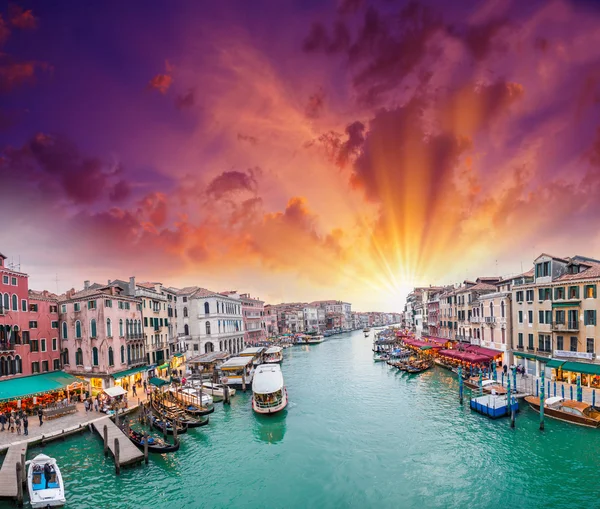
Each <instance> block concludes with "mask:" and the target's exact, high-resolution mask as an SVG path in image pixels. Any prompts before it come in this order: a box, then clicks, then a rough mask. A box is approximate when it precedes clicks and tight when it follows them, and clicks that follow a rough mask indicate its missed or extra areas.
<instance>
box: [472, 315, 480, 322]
mask: <svg viewBox="0 0 600 509" xmlns="http://www.w3.org/2000/svg"><path fill="white" fill-rule="evenodd" d="M471 323H481V317H480V316H472V317H471Z"/></svg>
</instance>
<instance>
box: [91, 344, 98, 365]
mask: <svg viewBox="0 0 600 509" xmlns="http://www.w3.org/2000/svg"><path fill="white" fill-rule="evenodd" d="M92 364H93V365H94V366H97V365H98V349H97V348H96V347H94V348H92Z"/></svg>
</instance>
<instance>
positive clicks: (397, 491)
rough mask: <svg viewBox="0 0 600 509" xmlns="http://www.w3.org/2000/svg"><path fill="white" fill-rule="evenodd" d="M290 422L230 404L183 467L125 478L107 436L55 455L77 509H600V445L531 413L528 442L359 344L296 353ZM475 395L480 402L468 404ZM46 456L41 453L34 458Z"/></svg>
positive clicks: (243, 400) (190, 441) (355, 339)
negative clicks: (542, 423) (107, 449)
mask: <svg viewBox="0 0 600 509" xmlns="http://www.w3.org/2000/svg"><path fill="white" fill-rule="evenodd" d="M282 368H283V372H284V377H285V381H286V384H287V387H288V394H289V398H290V402H291V403H290V406H289V409H288V410H287V411H286V412H285V414H282V415H277V416H271V417H260V416H256V415H254V414H253V413H252V410H251V408H250V395H249V394H245V395H244V394H239V393H238V394H239V395H237V396H236V397H235V398H234V399H233V401H232V404H231V406H230V407H223V405H222V404H221V403H219V404H217V409H216V410H215V412H214V414H212V415H211V417H210V419H211V420H210V424H209V426H206V427H203V428H198V429H194V430H190V431H189V432H188V434H187V435H184V436H183V437H182V445H181V449H180V450H179V452H177V453H176V454H171V455H166V456H165V457H161V456H156V455H153V456H151V461H150V464H149V465H148V466H139V467H136V468H132V469H125V470H123V471H122V473H121V475H120V476H118V477H117V476H115V474H114V465H113V461H112V459H111V458H110V457H109V458H108V459H106V460H105V459H104V456H103V454H102V443H101V440H100V438H99V437H98V436H96V435H93V434H90V433H86V434H83V435H80V436H76V437H73V438H69V439H67V440H66V441H65V442H54V443H50V444H48V445H47V446H45V447H44V449H43V450H44V452H45V453H46V454H48V455H50V456H53V457H56V458H57V459H58V461H59V465H60V466H61V469H62V472H63V476H64V478H65V481H66V494H67V507H69V508H94V509H96V508H105V507H107V508H108V507H110V508H123V509H125V508H134V507H136V508H138V507H152V508H155V509H159V508H170V509H175V508H184V507H185V508H221V507H222V508H245V509H251V508H267V507H273V508H307V507H310V508H341V507H356V508H369V507H377V508H388V507H389V508H419V509H425V508H454V507H457V508H458V507H460V508H465V507H474V508H479V507H485V508H486V509H492V508H507V507H508V508H518V507H528V508H544V509H548V508H553V507H562V508H564V507H599V506H600V503H599V502H598V500H599V499H598V465H599V461H600V434H599V433H600V432H599V431H596V430H588V429H586V428H580V427H577V426H572V425H568V424H563V423H560V422H557V421H552V420H547V421H546V431H545V432H544V433H540V431H539V430H538V426H539V417H538V415H537V414H535V413H534V412H533V411H531V410H529V409H526V408H523V409H522V411H521V412H520V414H519V415H518V417H517V426H516V429H514V430H512V429H510V423H509V421H508V420H506V419H504V420H498V421H490V420H488V419H486V418H485V417H482V416H480V415H478V414H475V413H472V412H471V411H470V410H469V409H468V406H467V401H465V405H464V406H462V407H461V406H460V405H459V403H458V385H457V382H456V378H455V377H454V376H453V375H452V374H451V373H450V372H448V371H445V370H443V369H441V368H438V367H436V368H434V369H433V370H430V371H428V372H425V373H422V374H420V375H407V374H401V373H399V372H398V371H396V370H393V369H391V368H389V367H388V366H387V365H386V364H385V363H374V362H373V360H372V353H371V340H368V339H365V338H364V335H363V333H362V332H360V331H357V332H353V333H350V334H343V335H339V336H334V337H333V338H329V339H328V340H326V342H324V343H322V344H319V345H310V346H302V347H299V346H298V347H293V348H290V349H287V350H286V351H285V361H284V363H283V365H282ZM467 394H468V393H467ZM39 451H40V449H39V448H37V449H36V448H34V449H31V450H30V452H29V457H32V456H33V455H34V454H37V453H38V452H39Z"/></svg>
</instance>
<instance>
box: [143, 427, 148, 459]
mask: <svg viewBox="0 0 600 509" xmlns="http://www.w3.org/2000/svg"><path fill="white" fill-rule="evenodd" d="M144 463H146V465H147V464H148V433H147V432H145V431H144Z"/></svg>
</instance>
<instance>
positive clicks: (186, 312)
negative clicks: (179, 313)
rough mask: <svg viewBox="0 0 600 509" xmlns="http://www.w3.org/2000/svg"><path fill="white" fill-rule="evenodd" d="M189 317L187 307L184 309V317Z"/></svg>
mask: <svg viewBox="0 0 600 509" xmlns="http://www.w3.org/2000/svg"><path fill="white" fill-rule="evenodd" d="M187 315H188V310H187V307H184V308H183V316H184V318H185V317H187Z"/></svg>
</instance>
